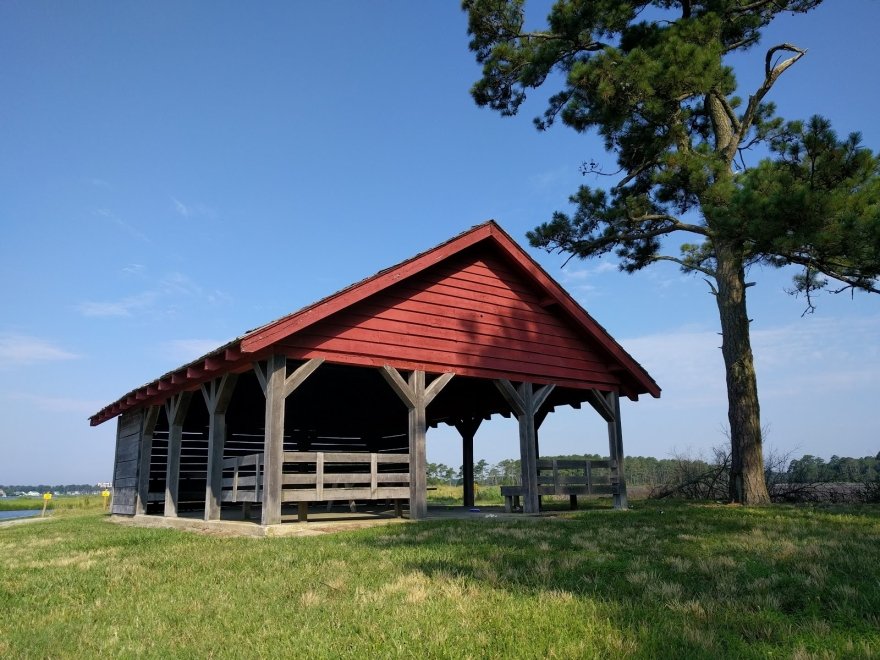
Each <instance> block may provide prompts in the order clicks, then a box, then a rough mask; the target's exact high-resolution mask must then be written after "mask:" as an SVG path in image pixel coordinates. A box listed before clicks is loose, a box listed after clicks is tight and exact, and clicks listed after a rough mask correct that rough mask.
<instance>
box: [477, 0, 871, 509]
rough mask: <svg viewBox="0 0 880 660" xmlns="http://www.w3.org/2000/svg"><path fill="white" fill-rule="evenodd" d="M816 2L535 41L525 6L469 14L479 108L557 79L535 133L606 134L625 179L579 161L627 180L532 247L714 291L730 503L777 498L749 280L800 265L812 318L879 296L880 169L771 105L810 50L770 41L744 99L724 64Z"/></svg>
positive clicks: (579, 18) (558, 15) (628, 8)
mask: <svg viewBox="0 0 880 660" xmlns="http://www.w3.org/2000/svg"><path fill="white" fill-rule="evenodd" d="M820 3H821V0H703V1H699V0H642V1H637V0H589V1H588V0H558V1H557V2H555V4H553V5H552V7H551V9H550V13H549V15H548V16H547V20H546V27H545V28H544V29H540V30H529V29H526V27H525V26H526V12H525V3H524V0H464V2H463V8H464V9H465V11H466V12H467V14H468V30H469V34H470V36H471V42H470V48H471V50H472V51H473V52H474V53H475V55H476V59H477V62H478V63H479V64H480V65H482V77H481V78H480V79H479V80H478V81H477V82H476V83H475V84H474V86H473V88H472V90H471V92H472V95H473V98H474V100H475V101H476V102H477V104H479V105H481V106H486V107H489V108H491V109H493V110H495V111H498V112H499V113H500V114H501V115H507V116H509V115H515V114H517V112H518V111H519V110H520V108H521V106H522V104H523V103H524V102H525V100H526V97H527V94H528V93H529V92H530V91H531V90H535V89H537V88H540V87H544V86H548V87H549V86H554V85H555V86H556V88H555V89H553V90H551V91H552V95H551V96H550V98H549V101H548V103H547V106H546V108H545V109H544V111H543V113H542V114H540V115H539V116H538V117H536V118H535V120H534V123H535V126H536V127H537V128H538V129H539V130H546V129H548V128H549V127H550V126H552V125H553V124H555V123H557V122H561V123H562V124H563V125H565V126H568V127H570V128H572V129H574V130H575V131H577V132H578V133H584V132H588V131H595V132H596V133H598V135H600V136H601V138H602V139H603V140H604V146H605V149H607V150H608V151H609V152H611V153H613V154H614V156H615V157H616V159H617V166H618V170H617V171H616V172H605V171H602V169H601V167H600V166H599V165H598V164H597V163H596V162H595V161H589V162H586V163H584V165H583V171H584V173H585V174H601V175H607V176H609V177H610V178H611V179H613V180H614V184H613V185H612V186H610V187H608V188H607V189H606V188H602V187H592V186H588V185H583V186H581V187H580V188H579V189H578V190H577V191H576V192H575V193H574V194H573V195H572V196H571V197H570V200H569V201H570V202H571V204H572V205H573V207H574V210H573V211H569V212H565V211H557V212H555V213H553V214H552V217H551V218H550V219H549V220H548V221H546V222H543V223H542V224H540V225H539V226H537V227H536V228H535V229H534V230H533V231H531V232H529V234H528V238H529V240H530V242H531V244H532V245H533V246H535V247H540V248H544V249H546V250H548V251H559V252H561V253H566V254H569V255H571V256H576V257H579V258H591V257H599V256H602V255H604V254H608V253H614V254H616V255H617V258H618V259H619V264H620V268H621V270H623V271H625V272H630V273H631V272H635V271H638V270H640V269H642V268H645V267H646V266H649V265H651V264H654V263H656V262H658V261H669V262H673V263H676V264H678V265H679V266H680V267H681V269H682V270H683V271H684V272H686V273H693V274H698V275H700V276H702V277H703V278H704V279H705V280H706V282H708V284H709V286H710V289H711V292H712V293H713V294H714V295H715V297H716V301H717V304H718V309H719V318H720V322H721V330H722V336H723V338H724V340H723V341H724V344H723V346H722V353H723V356H724V361H725V367H726V371H727V385H728V404H729V406H728V408H729V414H728V417H729V422H730V428H731V450H732V466H733V473H732V479H731V491H730V496H731V499H732V500H734V501H739V502H744V503H764V502H767V501H768V496H767V489H766V485H765V484H764V482H763V477H762V474H763V468H762V464H761V451H760V450H761V438H760V426H761V425H760V412H759V405H758V396H757V383H756V378H755V373H754V367H753V358H752V351H751V342H750V338H749V316H748V312H747V309H746V289H747V288H748V287H749V286H751V285H752V284H753V283H752V282H746V279H745V277H746V272H747V270H748V268H749V267H750V266H752V265H755V264H762V265H766V266H771V267H783V266H792V265H793V266H796V267H798V269H799V270H798V274H797V275H796V276H795V277H794V283H793V286H792V288H791V292H792V293H795V294H804V295H805V296H806V301H807V311H811V310H812V309H813V305H814V298H813V294H814V293H815V292H816V291H817V290H818V289H822V288H826V287H827V288H829V289H830V290H833V291H834V292H837V293H839V292H842V291H855V290H861V291H867V292H873V293H880V284H878V282H877V278H878V275H880V158H878V157H877V156H876V155H875V154H874V153H873V152H872V151H871V150H869V149H866V148H864V147H863V146H862V144H861V138H860V136H859V134H858V133H852V134H850V135H848V136H846V137H843V138H841V137H840V136H838V135H837V133H835V131H834V130H833V129H832V127H831V124H830V122H829V121H828V120H827V119H824V118H822V117H818V116H814V117H812V118H811V119H809V120H807V121H786V120H784V119H783V118H782V117H779V116H778V115H777V114H776V107H775V105H774V104H773V103H772V102H770V101H768V100H767V98H766V97H767V96H768V94H769V92H770V91H771V89H772V88H773V86H774V85H775V84H776V83H777V81H778V80H779V78H780V76H782V74H783V73H785V71H786V70H788V69H789V68H790V67H792V66H793V65H795V64H796V63H797V62H798V61H799V60H800V59H801V58H803V57H804V56H805V55H806V50H804V49H803V48H801V47H799V46H797V45H794V44H791V43H780V44H775V45H770V46H766V45H765V46H763V47H764V48H766V49H767V50H766V54H765V58H764V71H763V74H764V75H763V80H762V81H761V82H760V83H759V84H758V85H757V87H756V88H755V89H752V90H747V95H746V96H741V95H740V94H739V89H738V83H737V78H736V75H735V71H734V69H733V67H732V66H731V65H730V63H729V60H730V57H729V56H731V55H732V54H735V53H737V52H741V51H745V50H748V49H752V48H756V47H758V45H759V42H760V39H761V32H762V30H763V29H764V28H765V27H766V26H767V25H769V24H770V23H771V22H772V21H774V20H776V19H777V18H779V17H780V16H782V15H793V14H803V13H806V12H809V11H810V10H812V9H814V8H816V7H817V6H818V5H819V4H820ZM676 239H678V241H680V243H679V245H680V248H679V249H678V251H675V250H672V251H670V250H669V247H670V244H672V245H674V244H675V242H676ZM830 283H833V284H830Z"/></svg>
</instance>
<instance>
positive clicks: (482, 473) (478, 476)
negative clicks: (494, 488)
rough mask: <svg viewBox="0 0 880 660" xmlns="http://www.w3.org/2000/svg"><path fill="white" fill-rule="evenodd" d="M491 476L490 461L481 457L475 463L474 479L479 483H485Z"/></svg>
mask: <svg viewBox="0 0 880 660" xmlns="http://www.w3.org/2000/svg"><path fill="white" fill-rule="evenodd" d="M488 476H489V463H488V462H487V461H486V460H485V459H482V458H481V459H480V460H479V461H477V462H476V463H474V481H476V482H477V483H481V484H482V483H485V482H486V479H487V478H488Z"/></svg>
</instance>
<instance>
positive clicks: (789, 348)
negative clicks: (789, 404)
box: [621, 317, 880, 409]
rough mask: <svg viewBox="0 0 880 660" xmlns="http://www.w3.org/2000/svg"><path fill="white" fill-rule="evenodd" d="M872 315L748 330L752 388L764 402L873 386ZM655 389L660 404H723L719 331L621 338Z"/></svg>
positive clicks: (878, 356)
mask: <svg viewBox="0 0 880 660" xmlns="http://www.w3.org/2000/svg"><path fill="white" fill-rule="evenodd" d="M877 337H880V317H869V318H862V319H804V320H802V321H800V322H797V323H791V324H786V325H783V326H777V327H773V328H765V329H761V330H755V331H753V332H752V347H753V351H754V356H755V369H756V371H757V373H758V392H759V394H760V396H761V398H762V400H764V399H771V398H772V399H791V400H793V401H795V400H803V401H807V400H811V399H812V398H813V397H815V395H816V393H817V392H819V391H823V390H825V391H828V390H829V389H834V390H836V391H838V392H844V391H854V390H856V389H859V388H865V387H870V386H875V387H876V386H877V385H878V384H880V347H878V344H877V339H876V338H877ZM621 343H622V345H623V346H624V348H626V350H627V351H629V352H630V353H631V354H632V355H633V357H635V358H636V359H637V360H638V361H639V362H641V364H642V365H643V366H644V367H645V368H646V369H647V370H648V371H649V372H650V373H651V375H652V376H654V378H655V379H656V380H657V382H658V384H659V385H660V387H662V388H663V398H664V399H665V400H666V403H665V404H664V405H667V406H670V407H677V408H685V409H686V408H692V407H705V406H719V407H724V406H725V405H726V396H727V394H726V389H725V378H724V364H723V360H722V356H721V351H720V346H721V343H722V338H721V336H720V335H719V334H718V333H717V332H715V331H698V330H693V329H683V330H680V331H677V332H670V333H663V334H655V335H647V336H643V337H634V338H631V339H626V340H623V341H622V342H621Z"/></svg>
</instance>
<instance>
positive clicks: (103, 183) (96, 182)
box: [88, 177, 112, 188]
mask: <svg viewBox="0 0 880 660" xmlns="http://www.w3.org/2000/svg"><path fill="white" fill-rule="evenodd" d="M88 183H89V185H92V186H95V188H111V187H112V186H111V185H110V182H109V181H107V180H105V179H101V178H99V177H92V178H91V179H88Z"/></svg>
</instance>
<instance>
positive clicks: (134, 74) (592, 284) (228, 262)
mask: <svg viewBox="0 0 880 660" xmlns="http://www.w3.org/2000/svg"><path fill="white" fill-rule="evenodd" d="M535 16H536V19H539V18H540V17H541V15H540V14H536V15H535ZM878 24H880V4H878V3H877V2H876V1H875V0H848V1H847V2H846V3H827V5H826V6H823V7H821V8H820V9H819V10H818V11H816V12H814V13H813V14H812V15H809V16H806V17H795V18H784V19H781V20H780V21H779V22H778V24H776V25H774V26H773V27H772V29H771V30H769V31H768V32H767V34H766V36H765V40H764V42H765V43H766V44H775V43H779V42H782V41H789V42H793V43H796V44H797V45H799V46H801V47H804V48H807V49H809V53H808V55H807V57H805V58H804V59H803V60H802V61H801V62H799V63H798V64H797V65H796V66H795V67H794V68H793V69H791V70H790V71H789V72H787V73H786V74H785V75H784V76H783V78H782V79H781V80H780V81H779V82H778V83H777V86H776V88H775V90H774V92H773V94H772V99H773V100H774V101H776V102H777V104H778V106H779V109H780V113H781V114H782V115H783V116H786V117H789V118H803V117H806V116H809V115H810V114H813V113H820V114H824V115H826V116H828V117H830V118H831V119H832V121H833V122H834V125H835V127H836V128H837V129H838V130H839V131H840V132H849V131H852V130H860V131H862V132H863V135H864V141H865V144H866V145H867V146H870V147H871V148H872V149H874V150H875V151H876V150H877V149H878V147H880V129H878V128H877V124H876V120H875V112H876V108H877V106H878V101H880V91H878V90H880V85H878V82H880V81H878V72H877V69H876V66H875V59H876V58H874V57H873V56H871V55H870V54H869V53H868V52H867V50H866V46H865V44H869V43H873V42H874V40H875V29H876V25H878ZM465 31H466V21H465V16H464V15H463V14H462V13H461V12H460V11H459V9H458V3H457V2H430V3H428V2H418V3H415V2H402V1H391V0H383V1H376V2H369V3H359V2H345V3H343V2H320V3H317V2H315V3H288V2H277V3H261V4H260V5H252V4H245V3H232V2H212V3H207V2H157V3H134V2H90V3H55V2H40V1H27V2H18V1H9V0H7V1H6V2H3V3H0V89H2V90H3V102H2V103H0V144H2V149H0V192H2V194H0V226H2V239H0V280H2V282H3V285H2V287H0V483H13V482H15V483H22V482H38V481H39V482H51V483H60V482H65V483H70V482H95V481H98V480H106V479H109V478H110V476H111V472H112V454H113V444H114V433H115V424H114V423H112V422H110V423H106V424H103V425H102V426H99V427H97V428H90V427H89V425H88V422H87V419H86V418H87V416H88V415H89V414H91V413H93V412H95V411H97V410H98V409H99V408H100V407H102V406H103V405H105V404H106V403H109V402H111V401H113V400H115V399H116V398H117V397H118V396H119V395H121V394H123V393H124V392H127V391H128V390H130V389H131V388H132V387H135V386H137V385H139V384H141V383H143V382H146V381H148V380H152V379H153V378H155V377H156V376H158V375H160V374H162V373H164V372H166V371H168V370H169V369H172V368H174V367H176V366H179V365H180V364H182V363H184V362H186V361H188V360H190V359H192V358H195V357H197V356H198V355H200V354H201V353H203V352H205V351H206V350H208V349H210V348H213V347H215V346H217V345H219V344H220V343H221V342H223V341H225V340H227V339H230V338H232V337H234V336H236V335H238V334H241V332H243V331H244V330H246V329H249V328H252V327H255V326H257V325H260V324H262V323H264V322H266V321H268V320H271V319H273V318H276V317H278V316H281V315H283V314H285V313H287V312H289V311H291V310H294V309H297V308H299V307H301V306H303V305H305V304H308V303H310V302H312V301H314V300H316V299H318V298H320V297H322V296H324V295H327V294H329V293H332V292H333V291H335V290H337V289H339V288H341V287H344V286H346V285H348V284H350V283H351V282H353V281H356V280H359V279H361V278H362V277H364V276H366V275H369V274H372V273H373V272H375V271H377V270H379V269H381V268H384V267H386V266H388V265H391V264H394V263H396V262H398V261H400V260H402V259H405V258H407V257H409V256H411V255H413V254H415V253H416V252H419V251H421V250H424V249H425V248H428V247H430V246H432V245H434V244H436V243H439V242H441V241H443V240H445V239H446V238H448V237H449V236H452V235H453V234H456V233H458V232H460V231H462V230H464V229H466V228H468V227H470V226H472V225H474V224H477V223H479V222H482V221H484V220H486V219H488V218H495V219H496V220H497V221H498V222H500V223H501V225H502V226H503V227H504V228H505V229H506V230H507V231H508V232H509V233H510V234H511V235H513V236H514V237H515V238H516V239H517V240H519V241H520V242H522V243H525V239H524V234H525V232H526V231H527V230H528V229H530V228H532V227H533V226H534V225H536V224H537V223H539V222H541V221H542V220H544V219H546V218H548V217H549V214H550V213H551V212H552V211H553V210H555V209H559V208H564V207H565V200H566V198H567V196H568V195H569V194H570V193H572V192H573V191H574V190H575V188H576V187H577V186H578V185H579V184H580V183H581V182H582V181H583V178H582V177H581V175H580V174H579V172H578V167H579V165H580V164H581V163H582V162H583V161H585V160H589V159H591V158H596V159H600V160H602V159H605V160H604V162H607V163H611V162H612V161H611V160H610V159H608V157H607V156H606V155H604V154H603V153H602V150H601V145H600V143H599V142H598V140H596V139H595V137H593V136H580V135H576V134H574V133H573V132H571V131H570V130H567V129H565V128H564V127H558V128H554V129H553V130H551V131H549V132H547V133H543V134H542V133H538V132H536V131H535V130H534V129H532V127H531V118H532V116H534V115H536V114H538V113H540V112H541V110H542V109H543V107H542V105H541V103H540V98H538V97H536V99H535V100H534V101H533V102H532V103H528V104H527V105H526V107H525V110H524V112H523V113H522V115H521V116H519V117H516V118H512V119H502V118H500V117H499V116H497V115H496V114H494V113H492V112H490V111H488V110H483V109H479V108H477V107H476V106H475V105H474V104H473V102H472V101H471V99H470V96H469V94H468V89H469V88H470V85H471V84H472V83H473V81H474V80H475V79H476V78H477V76H478V69H477V66H476V64H475V63H474V61H473V57H472V55H471V53H470V52H469V51H468V48H467V41H468V40H467V35H466V32H465ZM762 60H763V50H761V51H755V52H753V53H750V54H749V55H747V56H745V57H742V58H740V59H738V60H737V61H736V65H737V66H738V72H739V77H740V80H741V82H742V84H743V89H744V90H746V91H747V90H748V89H750V88H752V87H753V86H754V84H755V83H756V81H757V79H758V77H759V76H760V75H761V71H762V64H763V61H762ZM588 183H590V182H588ZM531 254H532V255H533V256H534V257H535V258H537V259H538V260H539V262H540V263H542V264H543V265H544V266H545V268H547V270H548V271H549V272H550V273H551V274H552V275H554V276H555V277H557V278H558V279H559V280H560V282H561V283H563V285H565V286H566V287H567V288H568V289H569V291H570V292H571V293H572V294H573V295H574V296H575V297H576V298H577V299H578V301H579V302H580V303H581V304H582V305H583V306H584V307H585V308H586V309H587V310H588V311H589V312H590V313H591V314H592V315H593V316H594V317H595V318H596V319H597V320H598V321H599V322H600V323H602V324H603V325H604V326H605V327H606V328H607V329H608V330H609V331H610V332H611V333H612V334H613V335H614V336H615V337H616V338H618V339H619V340H620V342H621V343H622V344H623V345H624V347H625V348H627V349H628V350H629V351H630V352H631V353H632V354H633V355H634V356H635V357H636V358H637V359H638V360H639V361H640V362H642V363H643V364H644V365H645V366H646V367H647V369H648V370H649V371H650V372H651V373H652V375H653V376H654V377H655V378H656V380H657V381H658V382H659V384H660V385H661V387H663V397H662V398H661V399H659V400H650V399H645V400H642V401H639V402H638V403H625V404H624V441H625V448H626V450H627V453H630V454H641V455H655V456H660V457H663V456H668V455H670V453H671V452H675V451H691V452H693V453H699V452H701V451H702V452H707V451H708V450H709V448H710V447H712V446H713V445H717V444H719V443H723V442H724V436H723V433H722V430H721V429H722V425H723V424H724V423H725V420H726V400H725V392H724V383H723V368H722V363H721V356H720V351H718V349H717V347H718V345H719V343H720V338H719V337H718V336H717V334H716V332H717V329H718V321H717V311H716V309H715V306H714V301H713V299H712V298H711V297H710V296H709V295H708V294H707V287H706V285H705V284H704V283H703V282H702V281H700V280H699V279H696V278H690V277H684V276H682V275H680V274H679V273H678V271H677V269H676V268H675V267H673V266H671V265H670V266H666V265H663V266H659V267H655V268H652V269H649V270H647V271H645V272H643V273H640V274H637V275H635V276H627V275H624V274H621V273H619V272H617V271H616V270H615V268H614V262H613V260H608V259H605V260H601V261H593V262H571V263H569V265H568V266H567V267H566V268H565V269H561V265H562V262H563V258H561V257H559V256H558V255H546V254H543V253H538V252H535V251H531ZM789 277H790V273H786V272H773V271H762V272H755V273H754V279H756V280H757V281H758V282H759V285H758V286H756V287H754V288H752V289H750V290H749V293H750V296H751V299H750V303H749V304H750V311H751V316H752V317H753V318H754V323H753V332H754V346H755V351H756V360H757V369H758V378H759V381H758V385H759V392H760V395H761V399H762V414H763V421H764V423H765V424H767V425H768V426H769V442H770V444H771V445H772V446H773V447H775V448H777V449H778V450H781V451H794V452H795V453H797V454H801V453H812V454H818V455H821V456H825V457H826V458H827V457H829V456H831V455H832V454H839V455H855V456H864V455H874V454H876V453H877V452H878V451H880V438H878V435H880V434H878V427H880V424H878V412H877V403H876V399H877V390H878V387H877V386H878V384H880V375H878V374H880V348H878V338H880V298H878V297H877V296H874V297H869V296H867V295H856V296H855V299H854V300H851V299H850V298H849V297H848V296H847V297H843V296H839V297H832V296H828V295H823V296H822V297H821V298H820V299H819V303H820V305H819V309H818V311H817V312H816V313H815V314H813V315H812V316H808V317H806V318H801V312H802V311H803V301H802V300H797V299H794V298H792V297H790V296H787V295H786V294H785V293H784V292H783V289H784V288H785V287H786V286H787V285H788V282H789ZM606 447H607V444H606V442H605V437H604V430H603V428H602V425H601V424H600V423H599V420H598V418H597V416H596V415H594V414H591V413H590V412H589V411H588V410H583V411H570V412H566V413H560V414H557V415H553V416H551V417H550V418H549V419H548V421H547V422H546V423H545V427H544V428H543V429H542V450H543V451H544V452H547V453H556V452H576V451H578V452H582V451H588V452H594V451H595V452H603V451H606ZM517 448H518V440H517V437H516V429H515V426H514V425H513V424H512V423H511V422H510V421H509V420H507V421H499V422H495V421H493V422H492V423H491V424H488V425H486V426H485V428H484V429H483V430H481V432H480V433H479V434H478V435H477V440H476V447H475V451H476V454H477V457H478V458H480V457H483V458H486V459H487V460H489V461H490V462H495V461H497V460H500V459H502V458H506V457H514V456H516V454H517V451H518V449H517ZM428 450H429V460H433V461H441V462H445V463H448V464H454V465H458V463H459V462H460V457H459V447H458V443H457V440H456V437H455V435H454V432H453V433H449V432H448V431H445V430H439V431H432V432H431V433H429V441H428Z"/></svg>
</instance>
